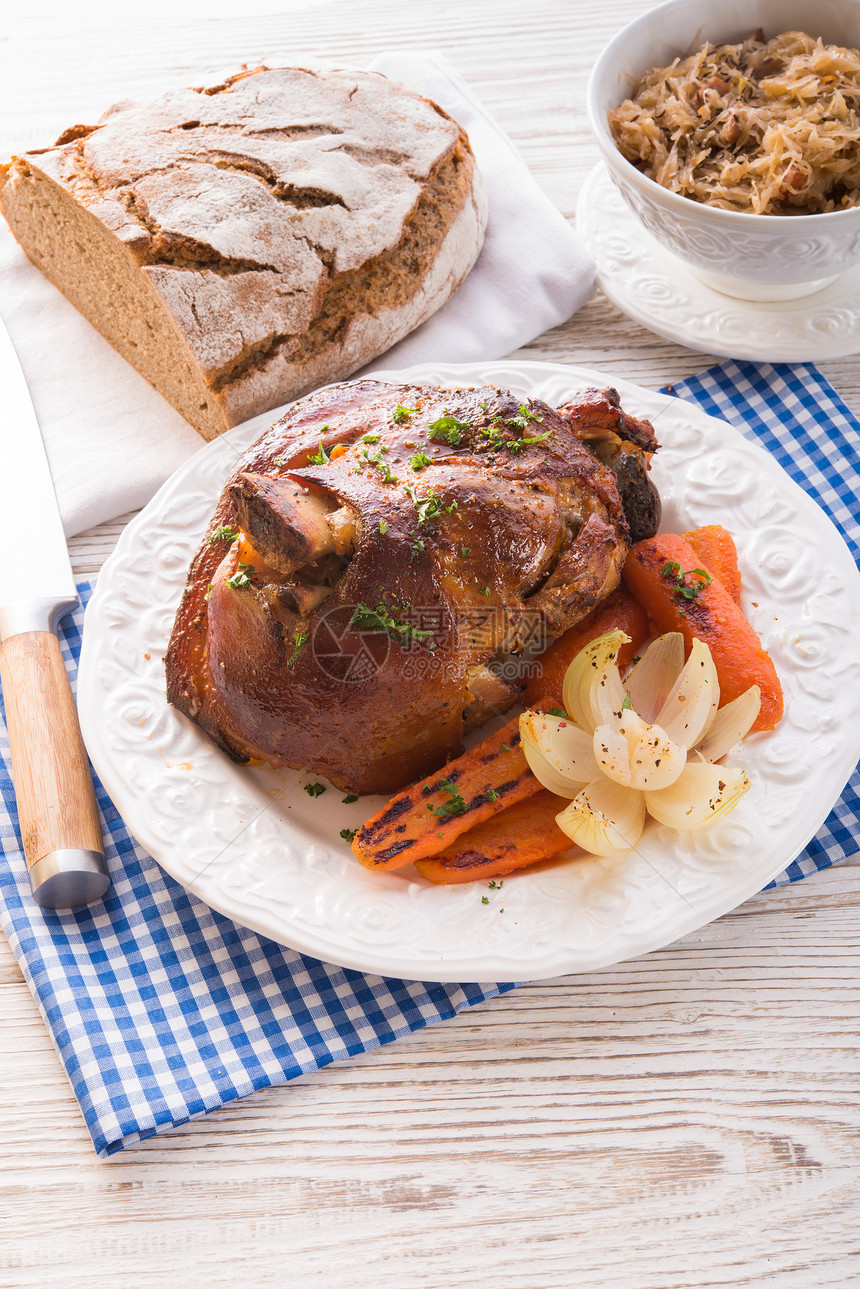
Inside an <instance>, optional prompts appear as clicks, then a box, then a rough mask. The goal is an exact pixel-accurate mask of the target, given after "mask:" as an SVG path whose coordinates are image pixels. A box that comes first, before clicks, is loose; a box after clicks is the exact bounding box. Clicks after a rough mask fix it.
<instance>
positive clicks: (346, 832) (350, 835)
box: [340, 828, 358, 842]
mask: <svg viewBox="0 0 860 1289" xmlns="http://www.w3.org/2000/svg"><path fill="white" fill-rule="evenodd" d="M357 832H358V829H357V828H341V830H340V835H341V837H342V838H343V839H344V841H348V842H353V841H355V834H356V833H357Z"/></svg>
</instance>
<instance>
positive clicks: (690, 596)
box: [660, 559, 714, 600]
mask: <svg viewBox="0 0 860 1289" xmlns="http://www.w3.org/2000/svg"><path fill="white" fill-rule="evenodd" d="M660 576H661V577H665V578H666V579H667V580H668V581H670V582H673V583H674V590H675V592H676V594H677V595H679V596H682V597H683V599H685V600H695V598H696V596H697V595H698V594H699V592H700V591H704V589H705V587H706V586H710V584H711V582H713V580H714V579H713V578H712V577H711V575H710V573H706V572H705V570H704V569H703V568H688V569H682V568H681V565H680V564H678V563H677V562H676V561H675V560H673V559H670V560H667V561H666V563H665V564H664V565H663V567H662V568H661V569H660ZM688 577H690V578H695V579H696V581H694V582H687V580H686V579H687V578H688Z"/></svg>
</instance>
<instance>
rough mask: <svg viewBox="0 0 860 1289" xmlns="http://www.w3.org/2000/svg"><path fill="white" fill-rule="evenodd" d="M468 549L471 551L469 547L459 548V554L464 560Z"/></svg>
mask: <svg viewBox="0 0 860 1289" xmlns="http://www.w3.org/2000/svg"><path fill="white" fill-rule="evenodd" d="M470 549H471V547H469V546H461V547H460V554H461V555H462V556H463V559H465V558H466V556H467V555H468V554H469V551H470Z"/></svg>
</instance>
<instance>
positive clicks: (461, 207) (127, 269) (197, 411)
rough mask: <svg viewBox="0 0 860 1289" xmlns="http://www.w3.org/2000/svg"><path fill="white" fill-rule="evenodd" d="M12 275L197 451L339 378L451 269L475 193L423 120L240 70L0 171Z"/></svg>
mask: <svg viewBox="0 0 860 1289" xmlns="http://www.w3.org/2000/svg"><path fill="white" fill-rule="evenodd" d="M0 210H2V212H3V214H4V215H5V217H6V219H7V221H8V223H9V226H10V228H11V229H12V232H13V233H14V234H15V236H16V238H17V240H18V241H19V243H20V244H21V246H22V247H23V249H24V251H25V252H26V253H27V255H28V256H29V257H30V259H31V260H32V261H33V262H34V263H35V264H36V265H37V267H38V268H40V269H41V270H42V271H43V272H44V273H45V275H46V276H47V277H48V278H50V279H51V281H52V282H54V284H55V285H56V286H57V287H59V289H60V290H61V291H62V292H63V293H64V295H66V296H67V297H68V299H70V300H71V301H72V303H73V304H74V305H75V306H76V307H77V308H78V309H79V310H80V312H81V313H83V314H84V316H85V317H87V318H88V319H89V321H90V322H91V323H92V324H93V325H94V326H95V327H96V328H97V329H98V330H99V331H100V332H101V334H102V335H103V336H105V338H106V339H107V340H109V341H110V343H111V344H112V345H113V346H114V347H115V348H116V349H117V350H118V351H119V352H120V353H121V354H122V355H123V357H125V358H126V359H128V361H129V362H130V363H132V365H133V366H134V367H136V368H137V370H138V371H139V372H140V373H141V374H142V375H143V376H144V377H146V379H147V380H148V381H150V383H151V384H152V385H154V386H155V388H156V389H157V390H159V392H160V393H162V394H163V395H164V396H165V397H166V398H167V399H168V400H169V401H170V402H171V403H172V404H173V405H174V407H176V408H177V410H178V411H179V412H181V413H182V415H183V416H185V418H186V419H187V420H188V421H190V422H191V424H192V425H193V426H194V427H195V428H196V429H197V430H198V431H199V432H200V433H201V434H202V435H203V436H204V437H205V438H213V437H215V436H216V435H217V434H220V433H222V432H223V431H224V430H226V429H228V428H229V427H230V426H232V425H237V424H239V423H240V422H242V421H244V420H247V419H248V418H250V417H252V416H255V415H257V414H258V413H260V412H264V411H268V410H270V409H271V408H273V407H277V406H278V405H280V404H282V403H286V402H288V401H290V400H291V399H293V398H296V397H297V396H299V395H300V394H303V393H305V392H306V391H308V390H310V389H312V388H314V387H315V386H317V385H319V384H322V383H325V382H328V381H333V380H338V379H341V378H342V377H344V376H347V375H350V374H352V373H353V372H355V371H357V370H358V368H360V367H362V366H363V365H364V364H365V363H367V362H370V361H371V360H372V359H373V358H375V357H376V356H377V355H379V354H381V353H383V352H384V351H385V350H386V349H388V348H390V347H391V345H393V344H394V343H396V342H397V341H398V340H400V339H402V337H403V336H405V335H406V334H407V333H408V332H410V331H412V330H413V329H414V328H415V327H416V326H418V325H419V324H420V323H421V322H423V321H425V320H426V319H427V318H428V317H430V315H431V314H432V313H434V312H435V311H436V309H438V308H439V307H440V306H441V305H442V304H443V303H444V302H445V301H446V300H447V299H448V298H449V296H450V295H451V294H452V293H453V291H455V290H456V289H457V287H458V286H459V284H460V282H461V281H462V280H463V278H464V277H465V276H466V274H467V273H468V272H469V270H470V269H471V267H472V265H473V264H474V262H475V260H476V259H477V256H478V253H479V251H480V248H481V244H482V241H483V237H484V231H485V227H486V218H487V211H486V196H485V192H484V187H483V184H482V181H481V178H480V174H479V172H478V170H477V168H476V166H475V160H474V156H473V154H472V151H471V148H470V146H469V141H468V138H467V137H466V135H465V134H464V132H463V131H462V130H461V129H460V127H459V126H458V125H457V123H456V122H455V121H453V120H452V119H451V118H450V117H449V116H448V115H447V114H446V113H445V112H444V111H443V110H442V109H441V108H439V107H438V106H437V105H436V104H434V103H432V102H431V101H430V100H428V99H424V98H422V97H421V96H420V95H418V94H414V93H412V92H411V91H409V90H407V89H405V88H404V87H403V86H401V85H399V84H397V83H396V82H394V81H390V80H388V79H387V78H386V77H384V76H382V75H380V74H379V73H375V72H356V71H346V70H341V69H331V70H326V71H318V70H309V69H304V68H273V69H270V68H257V69H255V70H254V71H251V72H243V73H240V74H239V75H238V76H235V77H231V78H230V79H229V80H227V81H225V82H224V83H223V84H221V85H217V86H213V87H208V88H199V89H186V90H180V91H176V92H173V93H170V94H167V95H165V96H164V97H162V98H161V99H159V100H157V101H156V102H154V103H151V104H149V105H146V106H143V107H140V106H136V105H126V104H120V105H118V106H117V107H115V108H112V109H111V110H110V111H109V112H108V113H106V114H105V116H104V117H103V118H102V120H101V121H100V123H99V124H98V125H96V126H92V127H87V126H74V127H72V129H70V130H67V131H66V133H65V134H64V135H62V136H61V138H60V139H59V140H58V142H57V144H56V145H54V147H53V148H47V149H44V150H42V151H35V152H30V153H27V154H25V155H24V156H21V157H15V158H13V160H12V161H11V162H10V163H9V164H7V165H6V166H3V167H2V168H0Z"/></svg>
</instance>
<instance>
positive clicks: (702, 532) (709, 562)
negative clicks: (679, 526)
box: [682, 524, 741, 604]
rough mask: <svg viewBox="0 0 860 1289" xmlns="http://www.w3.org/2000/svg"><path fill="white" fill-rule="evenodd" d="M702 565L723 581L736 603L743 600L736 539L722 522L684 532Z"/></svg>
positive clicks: (683, 534)
mask: <svg viewBox="0 0 860 1289" xmlns="http://www.w3.org/2000/svg"><path fill="white" fill-rule="evenodd" d="M682 536H683V538H684V540H685V541H687V542H689V543H690V545H691V546H692V548H693V550H694V551H695V552H696V555H697V556H698V559H699V564H700V565H702V566H703V567H704V568H706V569H707V571H708V572H709V573H710V574H711V576H712V577H716V578H718V579H719V581H720V582H722V584H723V586H724V587H725V588H726V590H727V591H728V593H729V595H730V596H731V597H732V599H733V600H734V602H735V603H736V604H740V602H741V570H740V568H739V567H738V551H737V547H736V546H735V539H734V538H733V537H732V535H731V533H730V532H728V531H727V530H726V529H725V528H723V526H722V525H721V524H705V525H704V526H703V527H702V528H694V529H693V530H692V531H691V532H689V533H682Z"/></svg>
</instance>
